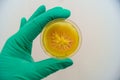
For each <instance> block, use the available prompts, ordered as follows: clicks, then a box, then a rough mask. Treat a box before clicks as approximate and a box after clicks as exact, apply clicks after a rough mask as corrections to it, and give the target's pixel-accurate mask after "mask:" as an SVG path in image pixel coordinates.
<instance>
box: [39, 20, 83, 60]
mask: <svg viewBox="0 0 120 80" xmlns="http://www.w3.org/2000/svg"><path fill="white" fill-rule="evenodd" d="M60 20H62V21H63V20H64V21H66V22H68V23H70V24H71V25H73V28H74V29H75V30H76V31H77V34H78V40H79V41H78V46H77V48H76V49H75V50H74V51H73V53H71V54H70V55H69V56H66V57H56V56H54V55H52V54H50V53H49V52H48V51H47V50H46V49H45V47H44V46H45V44H44V43H43V34H44V31H45V28H46V26H47V25H49V24H51V23H54V22H57V21H60ZM40 45H41V47H42V49H43V51H44V52H45V54H47V55H48V56H50V57H52V58H57V59H64V58H69V57H72V56H73V55H75V54H76V53H77V52H78V51H79V50H80V48H81V46H82V32H81V30H80V28H79V27H78V26H77V25H76V24H75V23H74V22H73V21H72V20H70V19H64V18H59V19H54V20H52V21H50V22H48V23H47V24H46V25H45V27H44V28H43V30H42V32H41V33H40Z"/></svg>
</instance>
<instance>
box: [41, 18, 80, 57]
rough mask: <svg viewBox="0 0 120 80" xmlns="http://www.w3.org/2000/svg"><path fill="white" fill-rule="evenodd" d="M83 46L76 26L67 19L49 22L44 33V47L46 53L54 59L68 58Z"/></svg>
mask: <svg viewBox="0 0 120 80" xmlns="http://www.w3.org/2000/svg"><path fill="white" fill-rule="evenodd" d="M79 44H81V35H79V32H78V30H77V29H76V25H75V24H73V23H72V22H70V21H68V20H65V19H56V20H53V21H51V22H49V23H48V24H47V25H46V26H45V28H44V30H43V33H42V45H43V48H44V50H45V52H46V53H47V54H49V55H51V56H52V57H56V58H67V57H69V56H71V55H73V54H75V51H76V50H77V48H78V46H79Z"/></svg>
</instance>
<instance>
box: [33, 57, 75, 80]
mask: <svg viewBox="0 0 120 80" xmlns="http://www.w3.org/2000/svg"><path fill="white" fill-rule="evenodd" d="M72 64H73V62H72V60H71V59H68V58H67V59H62V60H60V59H54V58H49V59H46V60H43V61H40V62H36V63H35V67H36V71H37V73H38V74H39V77H40V79H42V78H44V77H46V76H48V75H50V74H52V73H54V72H56V71H58V70H61V69H65V68H67V67H69V66H71V65H72Z"/></svg>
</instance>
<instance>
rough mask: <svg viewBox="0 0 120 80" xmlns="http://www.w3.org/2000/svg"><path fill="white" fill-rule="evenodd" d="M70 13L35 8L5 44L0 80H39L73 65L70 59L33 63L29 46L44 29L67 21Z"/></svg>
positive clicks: (1, 57) (56, 8)
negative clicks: (49, 24) (57, 20)
mask: <svg viewBox="0 0 120 80" xmlns="http://www.w3.org/2000/svg"><path fill="white" fill-rule="evenodd" d="M69 16H70V11H69V10H66V9H63V8H61V7H55V8H52V9H50V10H48V11H46V10H45V6H44V5H42V6H41V7H39V8H38V9H37V10H36V11H35V13H34V14H33V15H32V16H31V17H30V19H29V20H28V21H26V19H25V18H22V19H21V25H20V29H19V30H18V32H16V33H15V34H14V35H13V36H11V37H10V38H9V39H8V40H7V41H6V43H5V45H4V47H3V49H2V51H1V54H0V80H40V79H43V78H44V77H46V76H48V75H50V74H52V73H54V72H56V71H58V70H60V69H64V68H66V67H69V66H71V65H72V64H73V62H72V60H71V59H64V60H58V59H54V58H49V59H46V60H43V61H39V62H34V60H33V58H32V56H31V49H32V42H33V40H34V39H35V38H36V37H37V36H38V35H39V33H40V32H41V31H42V29H43V28H44V26H45V25H46V24H47V23H48V22H49V21H51V20H54V19H57V18H68V17H69Z"/></svg>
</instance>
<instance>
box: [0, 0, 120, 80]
mask: <svg viewBox="0 0 120 80" xmlns="http://www.w3.org/2000/svg"><path fill="white" fill-rule="evenodd" d="M119 2H120V1H119V0H0V50H1V49H2V47H3V45H4V43H5V41H6V40H7V38H8V37H9V36H10V35H12V34H14V33H15V32H16V31H17V30H18V29H19V25H20V19H21V18H22V17H24V16H25V17H26V18H29V16H31V14H32V13H33V12H34V11H35V10H36V9H37V8H38V7H39V6H40V5H41V4H45V5H46V7H47V9H49V8H52V7H55V6H62V7H65V8H68V9H70V10H71V12H72V15H71V17H70V18H69V19H71V20H72V21H74V22H75V23H76V24H77V25H78V26H79V28H80V29H81V32H82V37H83V38H82V46H81V48H80V50H79V51H78V52H77V54H76V55H74V56H73V57H72V59H73V61H74V65H73V66H71V67H70V68H67V69H65V70H61V71H59V72H57V73H55V74H52V75H50V76H48V77H47V78H45V79H43V80H120V12H119V11H120V5H119ZM39 38H40V36H38V37H37V38H36V39H35V40H34V45H33V51H32V53H33V54H32V56H33V58H34V59H35V60H36V61H39V60H43V59H46V58H48V57H49V56H47V55H46V54H45V53H44V52H43V50H42V48H41V45H40V43H39V42H40V39H39Z"/></svg>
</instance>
